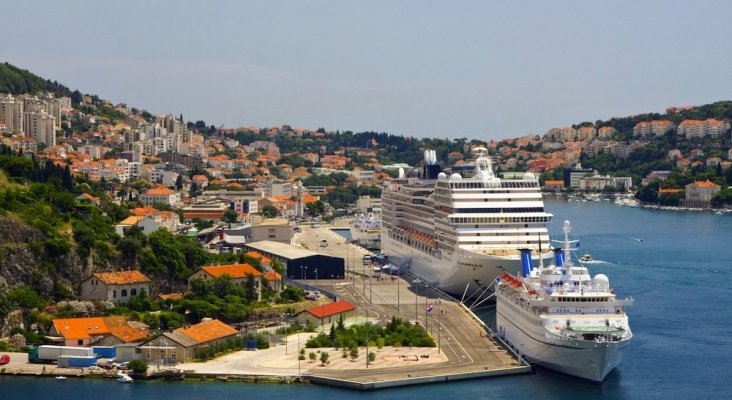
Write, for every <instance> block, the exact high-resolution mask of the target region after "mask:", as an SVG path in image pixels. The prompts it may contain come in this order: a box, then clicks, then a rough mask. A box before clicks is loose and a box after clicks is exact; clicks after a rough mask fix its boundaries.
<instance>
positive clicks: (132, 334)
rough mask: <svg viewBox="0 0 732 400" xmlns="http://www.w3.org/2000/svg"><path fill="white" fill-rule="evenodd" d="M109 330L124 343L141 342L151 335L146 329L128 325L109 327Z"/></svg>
mask: <svg viewBox="0 0 732 400" xmlns="http://www.w3.org/2000/svg"><path fill="white" fill-rule="evenodd" d="M109 332H110V333H111V334H112V336H114V337H116V338H117V339H119V340H121V341H122V342H124V343H134V342H139V341H141V340H143V339H145V338H147V337H148V336H149V334H148V332H147V331H146V330H144V329H138V328H133V327H131V326H127V325H120V326H112V327H110V328H109Z"/></svg>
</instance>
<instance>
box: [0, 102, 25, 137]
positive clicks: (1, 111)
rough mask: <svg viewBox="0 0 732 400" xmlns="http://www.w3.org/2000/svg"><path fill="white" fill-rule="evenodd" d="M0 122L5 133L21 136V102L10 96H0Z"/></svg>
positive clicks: (22, 131)
mask: <svg viewBox="0 0 732 400" xmlns="http://www.w3.org/2000/svg"><path fill="white" fill-rule="evenodd" d="M0 120H1V121H3V123H4V125H5V131H6V132H10V133H16V134H23V133H24V130H23V102H22V101H21V100H20V99H18V98H16V97H13V95H11V94H0Z"/></svg>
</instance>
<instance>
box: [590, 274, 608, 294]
mask: <svg viewBox="0 0 732 400" xmlns="http://www.w3.org/2000/svg"><path fill="white" fill-rule="evenodd" d="M592 282H593V283H594V284H595V286H597V287H598V288H599V289H603V290H607V289H608V288H609V287H610V279H608V278H607V275H605V274H597V275H595V277H594V278H592Z"/></svg>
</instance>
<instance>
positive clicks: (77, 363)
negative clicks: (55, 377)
mask: <svg viewBox="0 0 732 400" xmlns="http://www.w3.org/2000/svg"><path fill="white" fill-rule="evenodd" d="M96 364H97V357H96V356H93V355H92V356H91V357H86V356H66V355H64V356H60V357H59V358H58V366H59V367H60V368H88V367H91V366H92V365H96Z"/></svg>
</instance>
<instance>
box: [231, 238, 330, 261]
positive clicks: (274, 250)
mask: <svg viewBox="0 0 732 400" xmlns="http://www.w3.org/2000/svg"><path fill="white" fill-rule="evenodd" d="M245 246H246V247H249V248H251V249H254V250H257V251H261V252H265V253H270V254H275V255H277V256H279V257H283V258H287V259H289V260H295V259H298V258H305V257H312V256H317V255H318V253H316V252H314V251H310V250H305V249H302V248H299V247H295V246H292V245H289V244H285V243H280V242H275V241H272V240H260V241H258V242H252V243H247V244H245Z"/></svg>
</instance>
